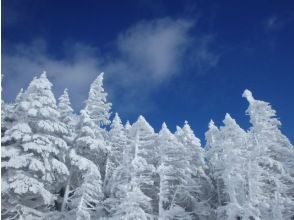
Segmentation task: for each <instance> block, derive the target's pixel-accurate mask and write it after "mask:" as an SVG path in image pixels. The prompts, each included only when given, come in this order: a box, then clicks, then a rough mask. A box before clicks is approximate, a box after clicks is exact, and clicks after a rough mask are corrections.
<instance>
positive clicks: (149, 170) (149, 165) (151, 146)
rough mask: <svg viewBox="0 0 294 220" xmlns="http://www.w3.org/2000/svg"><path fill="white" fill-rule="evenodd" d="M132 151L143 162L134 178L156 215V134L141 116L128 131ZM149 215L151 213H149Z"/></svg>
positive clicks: (157, 190)
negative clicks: (137, 180) (138, 182)
mask: <svg viewBox="0 0 294 220" xmlns="http://www.w3.org/2000/svg"><path fill="white" fill-rule="evenodd" d="M129 135H130V138H131V139H132V140H133V141H132V142H131V144H132V146H133V149H132V152H134V154H135V153H136V154H137V157H138V158H139V159H138V160H141V161H143V162H144V163H143V164H142V167H141V169H140V170H138V171H136V177H137V178H138V179H140V184H139V187H140V189H141V190H142V192H143V193H144V194H145V195H146V196H148V197H150V198H151V207H152V213H155V214H157V213H158V192H159V176H158V174H157V173H156V170H155V168H156V167H157V166H158V163H159V155H158V148H157V145H156V134H155V133H154V129H153V128H152V127H151V126H150V125H149V124H148V122H147V121H146V120H145V118H144V117H143V116H139V118H138V120H137V121H136V122H135V123H134V124H133V125H132V127H131V128H130V130H129ZM149 214H151V213H149Z"/></svg>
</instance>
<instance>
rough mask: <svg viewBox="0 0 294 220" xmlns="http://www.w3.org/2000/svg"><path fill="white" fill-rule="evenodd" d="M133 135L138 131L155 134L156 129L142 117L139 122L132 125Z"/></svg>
mask: <svg viewBox="0 0 294 220" xmlns="http://www.w3.org/2000/svg"><path fill="white" fill-rule="evenodd" d="M131 128H132V129H131V130H132V131H131V133H133V134H135V133H136V132H137V131H139V130H140V131H141V132H145V133H146V132H147V133H149V134H153V133H154V129H153V128H152V127H151V125H150V124H149V123H148V122H147V121H146V120H145V118H144V117H143V116H142V115H140V116H139V117H138V119H137V121H136V122H135V123H134V124H132V126H131Z"/></svg>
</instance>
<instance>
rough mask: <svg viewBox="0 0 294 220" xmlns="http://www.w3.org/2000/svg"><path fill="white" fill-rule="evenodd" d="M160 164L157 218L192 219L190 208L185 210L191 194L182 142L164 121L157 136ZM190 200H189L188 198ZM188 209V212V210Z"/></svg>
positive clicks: (187, 163) (187, 165) (189, 175)
mask: <svg viewBox="0 0 294 220" xmlns="http://www.w3.org/2000/svg"><path fill="white" fill-rule="evenodd" d="M158 144H159V146H158V147H159V149H160V160H161V164H160V166H159V168H158V173H159V176H160V191H159V219H192V210H187V211H186V210H185V208H186V207H185V206H186V204H187V201H186V200H190V199H191V198H192V195H191V194H190V192H189V190H190V189H191V188H190V187H187V186H188V184H189V183H190V181H191V180H190V179H191V171H188V172H187V169H189V161H188V158H187V154H186V151H185V147H184V145H183V144H181V143H180V142H178V141H177V139H176V137H175V136H174V135H173V134H172V133H171V132H170V131H169V130H168V128H167V126H166V124H165V123H163V125H162V128H161V130H160V132H159V136H158ZM190 201H191V200H190ZM189 211H190V212H189Z"/></svg>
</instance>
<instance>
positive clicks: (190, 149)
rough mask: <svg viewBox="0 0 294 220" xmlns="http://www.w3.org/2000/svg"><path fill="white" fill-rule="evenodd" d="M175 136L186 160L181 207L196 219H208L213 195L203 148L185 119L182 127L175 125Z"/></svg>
mask: <svg viewBox="0 0 294 220" xmlns="http://www.w3.org/2000/svg"><path fill="white" fill-rule="evenodd" d="M175 136H176V137H177V139H178V141H179V142H180V143H181V144H183V146H184V151H183V153H185V160H187V161H188V163H187V167H186V175H187V176H186V178H187V183H186V185H185V192H186V194H182V196H183V198H182V200H183V207H185V210H186V211H187V212H190V213H191V216H194V218H196V219H209V218H211V216H212V215H211V213H212V208H211V204H210V200H211V197H212V196H213V186H212V183H211V180H210V177H209V176H208V167H207V165H206V163H205V158H204V156H205V155H204V149H203V148H202V147H201V143H200V140H199V139H198V138H197V137H196V136H195V134H194V132H193V130H192V129H191V127H190V125H189V124H188V122H187V121H185V124H184V126H183V128H180V127H178V126H177V131H176V133H175Z"/></svg>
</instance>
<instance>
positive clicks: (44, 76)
mask: <svg viewBox="0 0 294 220" xmlns="http://www.w3.org/2000/svg"><path fill="white" fill-rule="evenodd" d="M40 78H47V72H46V71H45V70H44V71H43V72H42V74H41V76H40Z"/></svg>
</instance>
